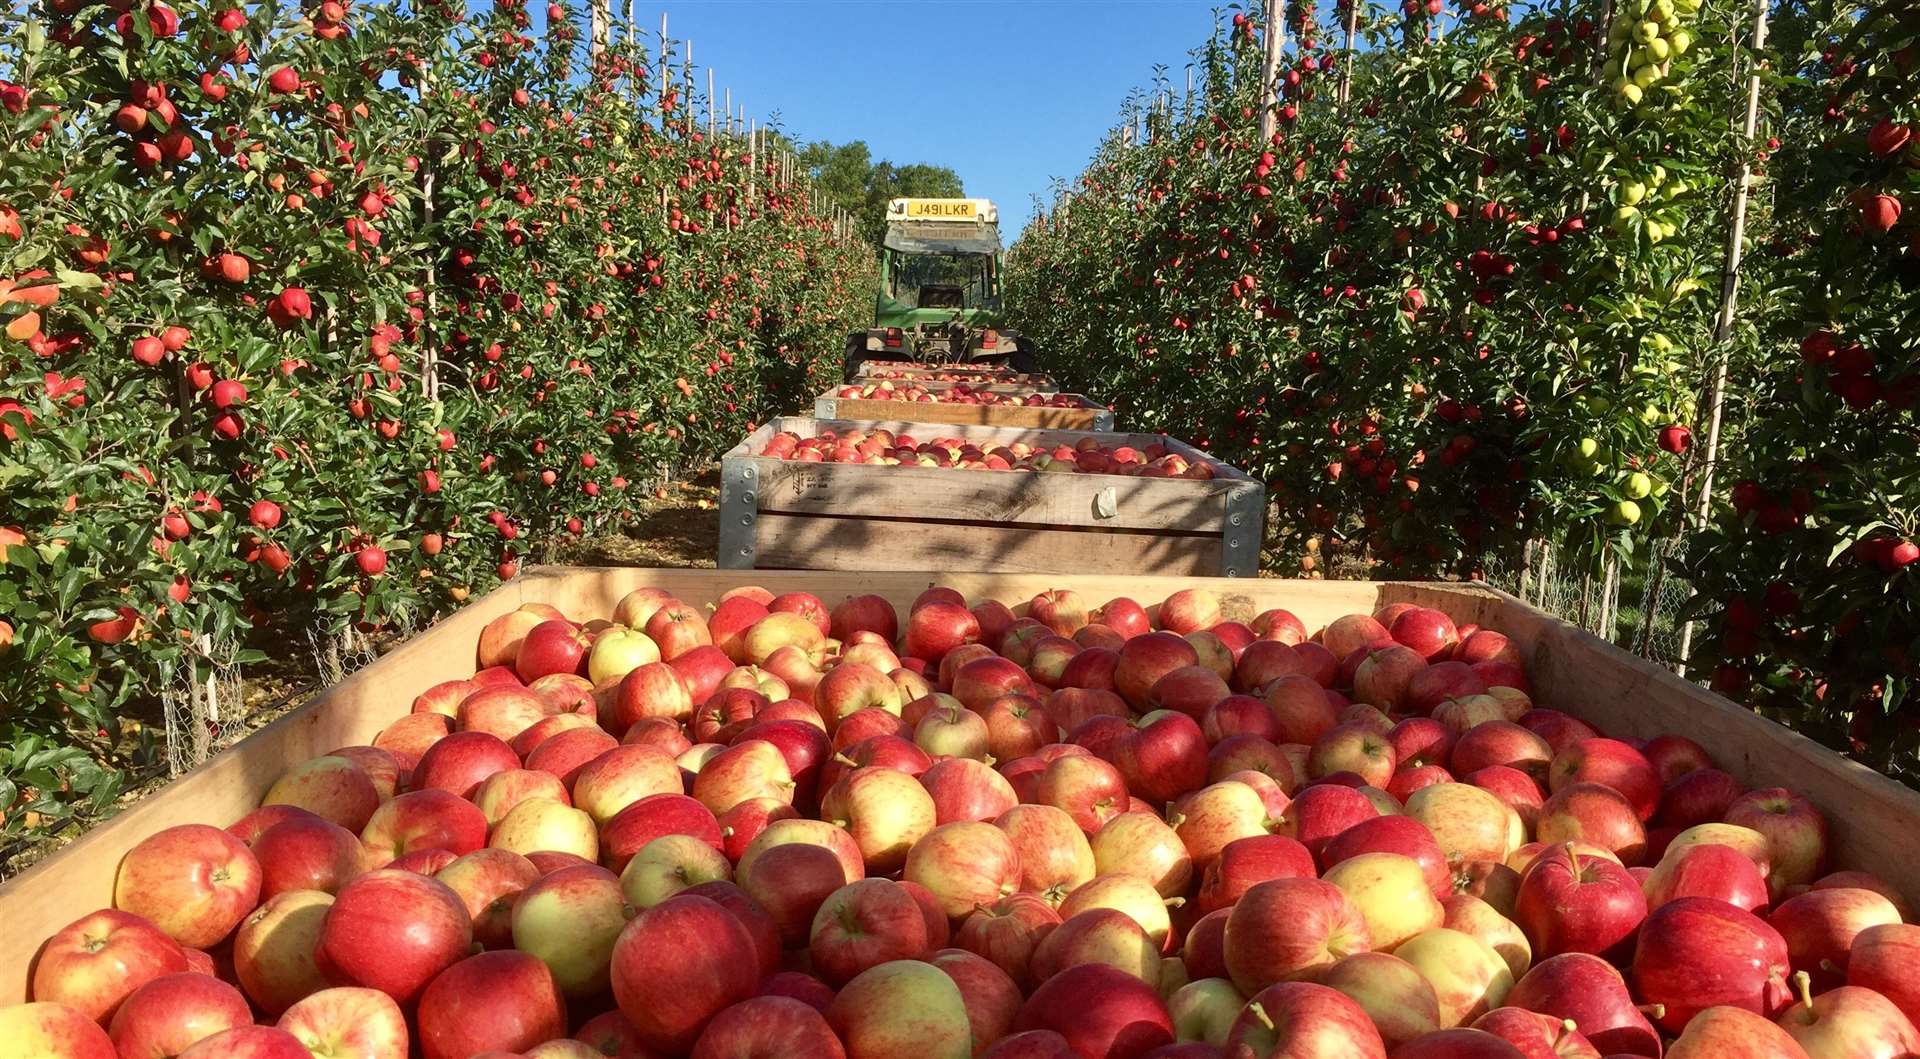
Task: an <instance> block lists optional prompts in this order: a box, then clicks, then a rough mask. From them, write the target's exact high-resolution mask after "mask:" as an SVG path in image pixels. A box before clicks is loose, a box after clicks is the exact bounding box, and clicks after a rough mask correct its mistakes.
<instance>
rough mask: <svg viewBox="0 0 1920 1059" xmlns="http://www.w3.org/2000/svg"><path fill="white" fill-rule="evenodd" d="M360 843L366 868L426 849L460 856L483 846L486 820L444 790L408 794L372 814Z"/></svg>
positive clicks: (464, 800)
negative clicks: (441, 850)
mask: <svg viewBox="0 0 1920 1059" xmlns="http://www.w3.org/2000/svg"><path fill="white" fill-rule="evenodd" d="M360 840H361V841H362V842H363V843H365V844H366V849H367V866H368V867H369V868H372V867H383V866H385V865H386V864H388V863H390V862H391V861H392V860H393V859H394V858H396V857H401V856H405V855H406V854H409V853H414V852H418V851H420V850H427V849H444V850H447V851H448V852H450V853H452V854H453V855H454V856H460V855H462V854H465V853H471V852H473V851H474V850H476V849H479V848H480V847H481V846H483V845H485V844H486V841H487V817H486V814H485V813H483V812H481V811H480V809H479V808H478V807H476V806H475V805H474V804H473V803H471V802H469V801H467V800H466V799H464V798H460V797H458V796H456V795H453V794H449V793H448V792H446V791H444V790H419V791H409V792H407V793H406V794H402V795H399V796H398V797H396V798H394V799H393V800H392V801H390V802H387V803H386V804H384V805H382V806H381V807H380V808H378V809H376V810H374V813H373V819H371V820H368V821H367V826H366V830H364V831H362V832H361V833H360Z"/></svg>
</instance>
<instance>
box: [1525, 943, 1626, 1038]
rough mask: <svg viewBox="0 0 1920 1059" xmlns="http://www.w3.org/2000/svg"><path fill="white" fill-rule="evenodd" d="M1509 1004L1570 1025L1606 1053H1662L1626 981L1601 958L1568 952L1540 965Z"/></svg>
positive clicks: (1530, 974)
mask: <svg viewBox="0 0 1920 1059" xmlns="http://www.w3.org/2000/svg"><path fill="white" fill-rule="evenodd" d="M1506 1003H1507V1004H1508V1005H1510V1006H1513V1007H1519V1008H1525V1009H1527V1010H1529V1011H1536V1012H1539V1013H1541V1014H1543V1015H1548V1016H1551V1017H1552V1018H1556V1019H1567V1020H1570V1021H1572V1022H1573V1023H1574V1025H1575V1026H1576V1027H1577V1028H1578V1029H1579V1031H1580V1032H1581V1033H1582V1034H1583V1035H1585V1036H1586V1038H1587V1039H1588V1040H1589V1041H1591V1042H1593V1046H1594V1047H1595V1048H1598V1049H1599V1050H1600V1051H1601V1052H1602V1053H1605V1054H1609V1055H1610V1054H1613V1053H1622V1054H1630V1055H1646V1056H1654V1055H1658V1054H1659V1052H1660V1037H1659V1035H1658V1034H1656V1033H1655V1032H1654V1029H1653V1026H1652V1024H1651V1023H1649V1022H1648V1021H1647V1019H1646V1016H1645V1015H1642V1014H1641V1013H1640V1009H1639V1008H1638V1007H1637V1006H1636V1005H1635V1001H1634V998H1633V996H1632V995H1631V993H1629V991H1628V989H1627V982H1626V979H1624V978H1622V977H1621V976H1620V972H1619V971H1616V970H1614V968H1613V965H1612V964H1609V963H1608V962H1607V961H1605V960H1603V959H1601V958H1600V957H1598V956H1594V955H1591V954H1588V953H1584V952H1569V953H1563V954H1562V955H1559V956H1553V957H1549V958H1548V959H1545V960H1542V961H1541V962H1539V963H1537V964H1535V965H1534V966H1533V968H1532V969H1531V970H1529V971H1528V972H1527V973H1526V974H1525V975H1523V976H1521V978H1520V980H1519V981H1518V982H1516V983H1514V986H1513V988H1512V989H1511V990H1509V991H1508V992H1507V998H1506Z"/></svg>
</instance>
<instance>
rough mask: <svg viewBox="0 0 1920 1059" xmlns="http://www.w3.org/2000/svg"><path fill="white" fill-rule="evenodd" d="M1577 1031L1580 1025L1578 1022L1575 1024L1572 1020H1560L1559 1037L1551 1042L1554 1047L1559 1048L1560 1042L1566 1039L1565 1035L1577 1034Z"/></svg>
mask: <svg viewBox="0 0 1920 1059" xmlns="http://www.w3.org/2000/svg"><path fill="white" fill-rule="evenodd" d="M1579 1030H1580V1024H1579V1023H1578V1022H1575V1021H1573V1020H1572V1019H1561V1020H1560V1036H1559V1037H1558V1038H1556V1039H1555V1040H1554V1042H1553V1043H1554V1047H1556V1048H1557V1047H1559V1046H1560V1042H1561V1041H1564V1040H1566V1039H1567V1034H1569V1033H1577V1032H1579Z"/></svg>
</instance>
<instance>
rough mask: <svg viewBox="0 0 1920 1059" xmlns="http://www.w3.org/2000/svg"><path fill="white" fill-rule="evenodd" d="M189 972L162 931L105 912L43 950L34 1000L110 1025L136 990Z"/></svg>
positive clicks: (51, 941) (69, 928) (50, 941)
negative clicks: (171, 976)
mask: <svg viewBox="0 0 1920 1059" xmlns="http://www.w3.org/2000/svg"><path fill="white" fill-rule="evenodd" d="M329 826H330V825H329ZM185 970H187V957H186V953H185V952H184V951H182V950H181V948H180V943H179V942H177V941H174V940H173V939H172V938H170V937H168V936H167V935H166V934H165V933H164V932H162V931H161V930H160V928H158V927H156V926H154V925H153V924H152V923H150V922H148V921H147V920H145V919H143V918H141V917H140V916H136V915H134V914H132V913H130V912H120V911H115V910H113V909H101V910H100V911H98V912H93V913H90V914H88V915H85V916H82V917H80V918H79V919H76V920H74V921H73V922H72V923H69V924H67V925H66V926H65V927H63V928H61V929H60V930H59V931H58V932H57V933H55V934H54V935H53V936H52V937H50V938H48V939H47V941H46V944H44V945H42V946H41V948H40V954H39V957H38V958H37V960H36V961H35V962H34V965H33V985H32V996H33V999H34V1000H36V1001H46V1002H52V1003H58V1004H64V1005H66V1006H67V1007H69V1008H72V1009H73V1010H75V1011H77V1012H79V1013H80V1014H82V1015H85V1016H86V1017H87V1018H90V1019H93V1020H94V1021H96V1022H99V1023H102V1024H105V1023H106V1021H107V1020H108V1019H110V1018H111V1017H112V1016H113V1013H114V1011H115V1010H116V1009H117V1008H118V1007H119V1006H120V1003H121V1002H122V1001H124V1000H125V999H126V998H127V997H128V996H129V995H130V994H131V993H132V992H133V991H134V990H136V989H138V988H140V987H141V986H143V985H145V984H147V983H148V982H151V981H153V980H154V979H156V978H159V977H161V976H162V975H168V974H177V973H179V972H182V971H185Z"/></svg>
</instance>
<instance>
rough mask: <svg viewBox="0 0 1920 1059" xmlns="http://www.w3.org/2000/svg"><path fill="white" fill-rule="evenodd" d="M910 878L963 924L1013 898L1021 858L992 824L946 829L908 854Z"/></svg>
mask: <svg viewBox="0 0 1920 1059" xmlns="http://www.w3.org/2000/svg"><path fill="white" fill-rule="evenodd" d="M1008 808H1011V806H1009V807H1008ZM1003 811H1004V810H1003ZM995 815H996V816H997V815H998V814H995ZM905 877H906V878H907V879H908V880H909V881H911V882H916V883H919V884H920V885H922V886H925V887H926V888H927V889H928V890H931V891H932V892H933V894H934V896H935V898H937V899H938V901H939V904H940V907H941V909H942V910H943V911H945V912H946V914H947V916H948V917H949V918H952V919H959V918H961V917H963V916H965V915H967V914H968V913H970V912H972V911H973V910H974V909H975V908H978V907H980V906H982V905H989V904H992V903H993V902H995V901H998V900H999V899H1000V898H1002V897H1005V896H1006V895H1007V894H1010V893H1012V892H1014V890H1015V889H1016V888H1017V887H1018V886H1019V882H1020V857H1019V854H1018V853H1017V852H1015V850H1014V848H1013V841H1012V839H1010V838H1008V837H1007V835H1006V832H1004V831H1001V830H1000V829H999V828H997V827H994V826H993V825H992V824H989V823H983V822H980V821H965V822H957V823H949V824H942V825H940V826H939V827H936V828H934V829H933V830H932V831H929V832H928V833H927V834H926V836H925V837H923V838H922V839H921V840H920V841H918V842H916V843H914V846H913V849H912V850H910V851H909V852H908V853H907V863H906V870H905Z"/></svg>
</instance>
